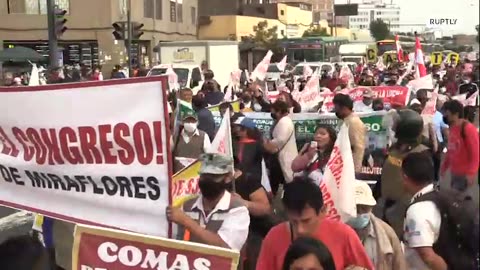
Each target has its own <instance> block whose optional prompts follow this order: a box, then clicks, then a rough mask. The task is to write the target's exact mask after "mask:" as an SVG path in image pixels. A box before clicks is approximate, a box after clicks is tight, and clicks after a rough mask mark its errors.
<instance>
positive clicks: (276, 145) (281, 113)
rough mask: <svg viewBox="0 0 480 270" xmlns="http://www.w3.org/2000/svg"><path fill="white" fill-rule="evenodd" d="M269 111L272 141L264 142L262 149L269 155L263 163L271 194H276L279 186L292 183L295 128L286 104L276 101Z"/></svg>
mask: <svg viewBox="0 0 480 270" xmlns="http://www.w3.org/2000/svg"><path fill="white" fill-rule="evenodd" d="M271 109H272V113H271V117H272V119H273V121H274V124H273V126H272V128H271V129H270V131H271V134H270V135H271V138H272V139H271V140H264V142H263V148H264V150H265V152H266V153H268V154H269V155H268V156H266V157H265V163H266V165H267V168H268V169H269V172H270V175H269V179H270V186H271V187H272V192H273V193H274V194H276V193H277V190H278V188H279V186H280V185H281V184H284V183H289V182H291V181H292V179H293V171H292V161H293V159H294V158H295V157H296V156H297V155H298V150H297V143H296V139H295V126H294V124H293V121H292V119H291V118H290V117H289V113H288V111H289V110H288V105H287V103H285V102H283V101H280V100H277V101H275V102H274V103H273V104H272V108H271Z"/></svg>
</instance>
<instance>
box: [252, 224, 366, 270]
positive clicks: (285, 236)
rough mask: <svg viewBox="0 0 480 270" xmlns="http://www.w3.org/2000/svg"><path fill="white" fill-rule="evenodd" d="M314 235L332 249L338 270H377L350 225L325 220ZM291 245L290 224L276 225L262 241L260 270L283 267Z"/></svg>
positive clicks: (258, 268)
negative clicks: (357, 269)
mask: <svg viewBox="0 0 480 270" xmlns="http://www.w3.org/2000/svg"><path fill="white" fill-rule="evenodd" d="M313 237H314V238H316V239H318V240H320V241H321V242H322V243H324V244H325V245H326V246H327V248H328V249H329V250H330V253H331V254H332V256H333V260H334V261H335V268H336V269H345V268H347V267H348V266H352V265H354V266H360V267H364V268H366V269H368V270H373V269H374V266H373V264H372V262H371V261H370V259H369V257H368V255H367V252H366V251H365V249H364V247H363V245H362V242H360V239H359V238H358V236H357V234H356V233H355V231H353V229H352V228H350V227H349V226H348V225H345V224H343V223H340V222H337V221H334V220H326V219H325V220H322V221H321V223H320V225H319V226H318V228H317V231H316V232H315V233H314V235H313ZM290 244H291V235H290V229H289V228H288V223H282V224H279V225H277V226H275V227H273V228H272V229H271V230H270V232H269V233H268V234H267V236H266V237H265V239H264V240H263V243H262V249H261V251H260V255H259V257H258V262H257V270H282V265H283V260H284V257H285V253H286V252H287V249H288V247H289V246H290Z"/></svg>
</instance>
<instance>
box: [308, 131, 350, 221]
mask: <svg viewBox="0 0 480 270" xmlns="http://www.w3.org/2000/svg"><path fill="white" fill-rule="evenodd" d="M314 180H315V179H314ZM354 181H355V168H354V165H353V156H352V148H351V146H350V139H349V137H348V127H347V125H346V124H342V126H341V128H340V132H339V133H338V137H337V141H336V142H335V146H334V147H333V151H332V154H331V155H330V159H329V160H328V163H327V167H326V170H325V175H324V176H323V180H322V181H319V182H320V189H321V190H322V194H323V201H324V204H325V206H326V207H327V210H326V211H327V218H331V219H335V220H341V221H343V222H346V221H348V220H350V219H351V218H353V217H356V216H357V207H356V203H355V182H354Z"/></svg>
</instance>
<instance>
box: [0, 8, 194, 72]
mask: <svg viewBox="0 0 480 270" xmlns="http://www.w3.org/2000/svg"><path fill="white" fill-rule="evenodd" d="M127 3H128V1H127V0H56V4H57V5H58V7H59V8H60V9H65V10H67V16H66V19H67V20H68V21H67V23H66V26H67V27H68V30H67V31H66V32H65V33H64V35H63V36H62V37H61V39H60V41H59V46H60V49H61V56H62V57H63V62H64V64H70V65H72V64H80V63H82V64H85V65H90V66H98V65H101V66H102V67H103V71H104V73H105V74H108V73H109V71H110V70H111V68H112V67H113V66H114V65H116V64H124V63H126V61H127V59H126V50H125V46H124V42H123V41H116V40H114V37H113V35H112V32H113V27H112V24H113V23H114V22H118V21H126V20H127V16H126V14H127V8H128V7H127ZM197 3H198V0H131V5H132V6H131V17H132V21H135V22H139V23H143V24H144V27H143V29H142V30H143V32H144V34H143V35H142V36H141V38H140V40H138V41H134V43H133V46H132V61H133V62H134V63H136V64H139V65H146V66H150V65H151V64H154V63H155V62H156V60H157V59H155V54H154V53H153V48H154V47H155V46H156V45H157V44H158V42H160V41H173V40H193V39H197V22H198V20H197V16H198V14H197V11H198V4H197ZM46 13H47V8H46V0H0V42H3V46H1V47H3V48H8V47H13V46H25V47H29V48H32V49H35V50H37V51H38V52H40V53H42V54H44V55H48V53H49V52H48V32H47V16H46ZM0 45H1V44H0ZM1 47H0V48H1Z"/></svg>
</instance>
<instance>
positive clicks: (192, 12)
mask: <svg viewBox="0 0 480 270" xmlns="http://www.w3.org/2000/svg"><path fill="white" fill-rule="evenodd" d="M190 16H192V24H193V25H197V9H196V8H195V7H191V8H190Z"/></svg>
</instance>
